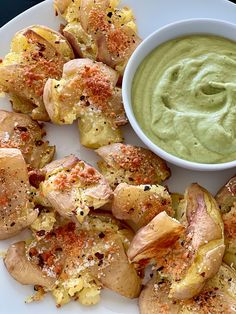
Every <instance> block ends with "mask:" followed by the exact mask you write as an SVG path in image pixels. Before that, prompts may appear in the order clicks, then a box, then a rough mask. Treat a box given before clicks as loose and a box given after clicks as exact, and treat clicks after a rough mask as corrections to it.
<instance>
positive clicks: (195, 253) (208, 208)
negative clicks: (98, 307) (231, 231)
mask: <svg viewBox="0 0 236 314" xmlns="http://www.w3.org/2000/svg"><path fill="white" fill-rule="evenodd" d="M185 210H186V218H187V220H186V222H187V224H186V232H185V235H184V236H182V237H181V239H180V241H177V240H178V238H180V235H181V234H180V232H179V231H181V228H180V227H178V225H177V224H176V223H175V222H174V221H173V219H172V221H171V218H170V217H168V216H167V214H166V213H164V212H163V213H160V214H159V215H157V216H156V217H155V218H154V219H153V220H152V221H151V222H150V223H149V224H148V225H147V226H145V227H144V228H142V229H140V230H139V231H138V233H137V234H136V236H135V237H134V239H133V241H132V243H131V245H130V248H129V251H128V256H129V258H130V260H131V261H134V262H135V261H136V262H138V263H139V264H140V262H141V261H142V260H147V261H148V260H150V259H151V258H154V257H155V258H156V260H157V267H161V268H163V272H164V273H165V274H167V275H168V276H169V277H170V278H171V283H172V284H171V288H170V297H172V298H174V299H189V298H191V297H193V296H195V295H197V294H198V293H199V292H200V291H201V289H202V288H203V286H204V284H205V283H206V280H208V279H209V278H212V277H213V276H214V275H215V273H216V272H217V271H218V269H219V267H220V265H221V262H222V258H223V255H224V249H225V245H224V234H223V223H222V220H221V216H220V213H219V208H218V206H217V204H216V201H215V200H214V198H213V197H212V196H211V195H210V193H209V192H207V191H206V190H205V189H203V188H202V187H200V186H199V185H198V184H192V185H191V186H190V187H189V188H188V189H187V190H186V193H185ZM164 215H166V216H167V217H165V218H166V219H167V220H168V221H169V223H167V222H166V223H165V224H164V222H163V223H161V220H160V217H161V218H162V217H164ZM165 225H166V226H168V227H169V226H170V228H166V229H165ZM180 226H181V225H180ZM172 227H173V230H172ZM182 227H183V226H182ZM163 229H164V233H163ZM176 230H177V232H176ZM171 234H173V237H172V236H171ZM176 235H177V236H176ZM160 239H161V241H160ZM163 243H164V245H163ZM168 247H169V248H168ZM165 248H166V251H165ZM146 252H147V254H146V256H145V253H146ZM150 252H151V253H150ZM155 254H156V255H155Z"/></svg>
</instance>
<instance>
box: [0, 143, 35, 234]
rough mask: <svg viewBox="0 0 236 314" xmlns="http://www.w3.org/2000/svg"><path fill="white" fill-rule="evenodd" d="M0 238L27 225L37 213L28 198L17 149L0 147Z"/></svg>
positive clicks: (22, 159)
mask: <svg viewBox="0 0 236 314" xmlns="http://www.w3.org/2000/svg"><path fill="white" fill-rule="evenodd" d="M0 173H1V175H0V240H1V239H7V238H10V237H12V236H14V235H16V234H17V233H19V232H20V231H21V230H23V229H24V228H26V227H27V226H29V225H30V224H31V223H32V222H33V221H34V220H35V219H36V218H37V215H38V211H37V210H34V205H33V204H32V203H31V202H30V200H29V192H30V185H29V179H28V173H27V168H26V164H25V161H24V158H23V156H22V154H21V152H20V150H19V149H15V148H0Z"/></svg>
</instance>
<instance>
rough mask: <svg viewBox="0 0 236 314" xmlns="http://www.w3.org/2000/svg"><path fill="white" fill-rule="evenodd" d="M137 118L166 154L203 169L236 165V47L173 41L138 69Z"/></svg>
mask: <svg viewBox="0 0 236 314" xmlns="http://www.w3.org/2000/svg"><path fill="white" fill-rule="evenodd" d="M132 105H133V110H134V114H135V117H136V119H137V121H138V123H139V124H140V127H141V128H142V130H143V131H144V133H145V134H146V135H147V137H149V138H150V139H151V140H152V142H154V143H155V144H157V145H158V146H159V147H161V148H162V149H163V150H165V151H167V152H169V153H171V154H173V155H175V156H178V157H180V158H183V159H186V160H190V161H194V162H199V163H222V162H227V161H232V160H235V159H236V43H235V42H233V41H230V40H228V39H225V38H222V37H217V36H210V35H209V36H208V35H191V36H187V37H181V38H176V39H174V40H170V41H168V42H166V43H164V44H162V45H161V46H159V47H157V48H156V49H155V50H154V51H152V52H151V53H150V54H149V55H148V56H147V57H146V58H145V59H144V61H143V62H142V63H141V65H140V66H139V68H138V70H137V72H136V74H135V77H134V82H133V86H132Z"/></svg>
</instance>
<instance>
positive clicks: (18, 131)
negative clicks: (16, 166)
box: [0, 110, 55, 169]
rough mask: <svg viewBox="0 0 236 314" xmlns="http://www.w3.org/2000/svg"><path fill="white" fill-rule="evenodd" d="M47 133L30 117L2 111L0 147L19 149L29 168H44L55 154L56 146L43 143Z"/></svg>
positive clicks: (0, 117) (0, 115) (0, 112)
mask: <svg viewBox="0 0 236 314" xmlns="http://www.w3.org/2000/svg"><path fill="white" fill-rule="evenodd" d="M45 134H46V132H45V131H44V129H43V127H42V126H41V125H40V124H38V123H37V122H36V121H33V120H32V119H31V118H30V116H28V115H25V114H20V113H14V112H8V111H4V110H0V147H2V148H19V149H20V150H21V153H22V154H23V157H24V159H25V162H26V163H27V166H28V168H31V169H34V168H42V167H44V166H45V165H46V164H47V163H49V162H50V161H51V160H52V158H53V156H54V153H55V146H49V143H48V142H47V141H45V142H44V141H43V140H42V139H43V137H44V136H45Z"/></svg>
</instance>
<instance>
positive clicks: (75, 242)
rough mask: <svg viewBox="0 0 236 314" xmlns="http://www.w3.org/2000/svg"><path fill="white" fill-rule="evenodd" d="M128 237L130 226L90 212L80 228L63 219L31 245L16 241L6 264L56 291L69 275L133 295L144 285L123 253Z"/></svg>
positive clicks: (15, 274) (18, 275)
mask: <svg viewBox="0 0 236 314" xmlns="http://www.w3.org/2000/svg"><path fill="white" fill-rule="evenodd" d="M130 236H132V231H131V230H130V229H129V228H127V227H126V226H124V225H122V224H121V223H120V222H119V221H117V220H115V219H114V218H113V217H112V216H111V215H107V214H104V213H92V215H91V216H89V217H87V221H86V223H84V224H83V225H82V226H80V227H79V226H76V225H75V223H72V222H69V221H68V220H62V219H61V218H60V219H57V222H56V224H55V225H54V228H53V229H52V230H51V231H50V232H48V233H47V235H46V236H45V237H41V238H35V239H33V240H32V242H31V243H30V244H28V245H26V244H25V243H24V242H20V243H16V244H14V245H12V246H11V247H10V248H9V250H8V253H7V256H6V258H5V265H6V267H7V269H8V271H9V272H10V274H11V275H12V276H13V277H14V278H15V279H16V280H18V281H19V282H21V283H23V284H36V283H37V284H40V285H42V286H43V287H47V288H48V290H49V291H52V292H53V289H54V287H53V283H55V281H56V280H57V285H59V283H64V282H66V281H67V280H68V279H70V278H73V279H76V278H91V280H92V282H93V283H94V284H96V285H97V286H98V287H101V286H102V287H107V288H109V289H111V290H114V291H115V292H117V293H119V294H121V295H123V296H125V297H128V298H135V297H138V295H139V293H140V290H141V279H140V277H139V276H138V274H137V272H136V270H135V268H134V266H133V265H131V264H130V263H129V262H128V258H127V256H126V253H125V246H126V244H127V243H129V237H130ZM49 256H50V258H51V259H50V263H47V257H49ZM22 265H24V266H25V267H22ZM52 265H54V266H56V267H52ZM26 270H28V272H29V274H28V276H26V277H27V278H25V276H24V274H25V273H24V272H25V271H26ZM49 270H50V271H49Z"/></svg>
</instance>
